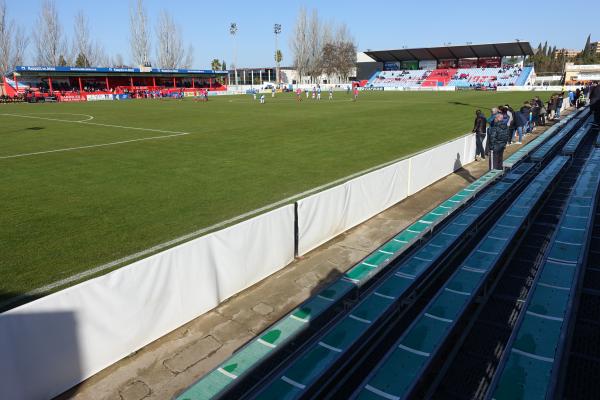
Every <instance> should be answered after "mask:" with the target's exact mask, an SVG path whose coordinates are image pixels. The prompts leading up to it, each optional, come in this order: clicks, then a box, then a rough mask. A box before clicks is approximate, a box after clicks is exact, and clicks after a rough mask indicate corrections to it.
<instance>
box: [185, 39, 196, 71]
mask: <svg viewBox="0 0 600 400" xmlns="http://www.w3.org/2000/svg"><path fill="white" fill-rule="evenodd" d="M193 66H194V46H192V44H190V45H189V46H188V49H187V52H186V53H185V60H184V61H183V68H185V69H190V68H192V67H193Z"/></svg>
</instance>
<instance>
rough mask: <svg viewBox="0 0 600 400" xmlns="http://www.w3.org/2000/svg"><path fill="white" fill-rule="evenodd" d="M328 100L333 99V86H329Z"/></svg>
mask: <svg viewBox="0 0 600 400" xmlns="http://www.w3.org/2000/svg"><path fill="white" fill-rule="evenodd" d="M329 100H333V87H331V86H329Z"/></svg>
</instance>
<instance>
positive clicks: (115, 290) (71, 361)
mask: <svg viewBox="0 0 600 400" xmlns="http://www.w3.org/2000/svg"><path fill="white" fill-rule="evenodd" d="M293 232H294V206H293V205H288V206H285V207H282V208H280V209H277V210H274V211H271V212H268V213H266V214H263V215H260V216H258V217H255V218H252V219H250V220H247V221H244V222H242V223H239V224H237V225H234V226H232V227H229V228H226V229H223V230H221V231H218V232H215V233H212V234H209V235H206V236H203V237H200V238H198V239H195V240H192V241H190V242H187V243H184V244H181V245H179V246H176V247H173V248H171V249H168V250H166V251H163V252H161V253H158V254H156V255H153V256H151V257H148V258H145V259H143V260H140V261H137V262H135V263H133V264H131V265H128V266H126V267H123V268H121V269H118V270H116V271H113V272H111V273H109V274H106V275H104V276H101V277H99V278H95V279H91V280H89V281H86V282H84V283H81V284H79V285H76V286H73V287H70V288H68V289H65V290H62V291H60V292H57V293H54V294H51V295H49V296H46V297H44V298H42V299H40V300H36V301H33V302H31V303H28V304H25V305H23V306H20V307H17V308H15V309H12V310H10V311H7V312H5V313H3V314H0V354H1V355H2V356H0V399H11V400H18V399H49V398H52V397H54V396H56V395H58V394H60V393H62V392H64V391H65V390H67V389H69V388H71V387H73V386H74V385H76V384H78V383H79V382H81V381H83V380H85V379H86V378H88V377H90V376H92V375H94V374H95V373H97V372H99V371H100V370H102V369H104V368H106V367H108V366H110V365H111V364H113V363H115V362H117V361H119V360H120V359H122V358H123V357H126V356H127V355H129V354H131V353H132V352H134V351H136V350H138V349H140V348H141V347H143V346H145V345H147V344H149V343H151V342H152V341H154V340H156V339H158V338H160V337H162V336H164V335H166V334H167V333H169V332H171V331H173V330H174V329H176V328H178V327H180V326H181V325H183V324H185V323H187V322H189V321H191V320H192V319H194V318H196V317H198V316H199V315H202V314H203V313H205V312H207V311H209V310H210V309H212V308H214V307H216V306H217V305H218V304H219V303H220V302H222V301H224V300H226V299H227V298H229V297H231V296H233V295H234V294H236V293H238V292H240V291H242V290H244V289H245V288H247V287H249V286H251V285H253V284H255V283H257V282H258V281H260V280H262V279H264V278H265V277H267V276H269V275H271V274H272V273H274V272H276V271H278V270H279V269H281V268H282V267H283V266H285V265H287V264H289V263H290V262H291V261H292V260H293V259H294V235H293Z"/></svg>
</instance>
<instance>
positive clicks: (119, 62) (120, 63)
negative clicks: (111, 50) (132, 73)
mask: <svg viewBox="0 0 600 400" xmlns="http://www.w3.org/2000/svg"><path fill="white" fill-rule="evenodd" d="M110 64H111V65H112V66H113V67H119V68H121V67H124V66H125V61H124V60H123V56H122V55H121V53H117V55H116V56H114V57H113V59H112V61H111V63H110Z"/></svg>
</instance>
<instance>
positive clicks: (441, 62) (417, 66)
mask: <svg viewBox="0 0 600 400" xmlns="http://www.w3.org/2000/svg"><path fill="white" fill-rule="evenodd" d="M365 54H366V55H368V56H369V57H371V58H372V59H373V60H374V63H372V64H374V65H375V67H376V68H375V69H376V72H375V73H373V74H372V75H371V76H370V77H369V79H367V82H366V84H365V86H366V87H367V88H381V87H382V88H420V87H423V88H427V87H458V88H477V87H487V88H492V87H497V86H525V85H527V84H528V83H529V80H530V78H531V76H532V75H533V72H534V71H533V67H530V66H525V65H524V64H523V59H524V57H526V56H529V55H532V54H533V50H532V49H531V46H530V44H529V43H528V42H515V43H496V44H482V45H466V46H448V47H433V48H417V49H400V50H385V51H367V52H366V53H365ZM363 64H364V63H363ZM360 67H361V65H360V64H359V69H360ZM369 68H373V66H363V69H366V70H368V69H369ZM359 76H360V71H359Z"/></svg>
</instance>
